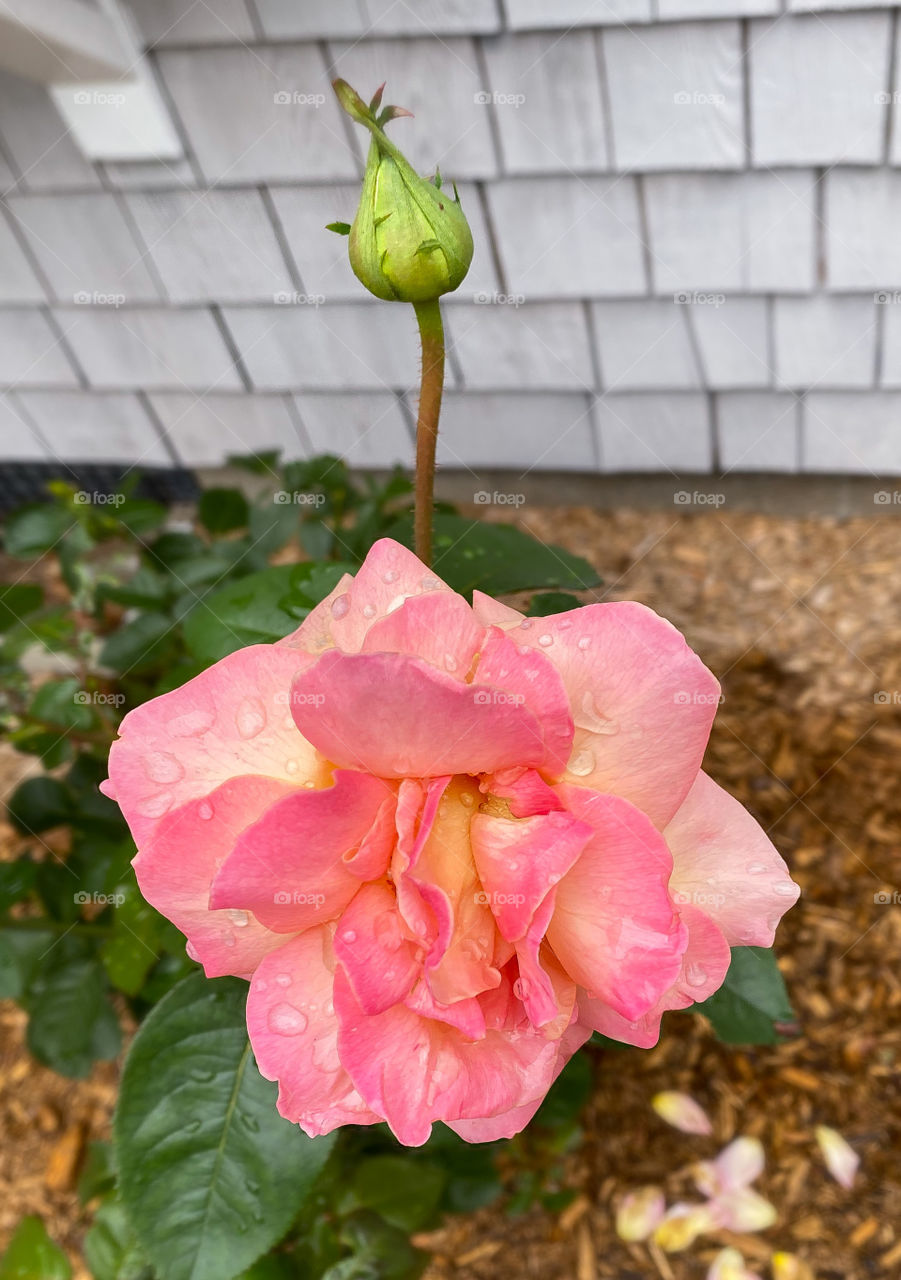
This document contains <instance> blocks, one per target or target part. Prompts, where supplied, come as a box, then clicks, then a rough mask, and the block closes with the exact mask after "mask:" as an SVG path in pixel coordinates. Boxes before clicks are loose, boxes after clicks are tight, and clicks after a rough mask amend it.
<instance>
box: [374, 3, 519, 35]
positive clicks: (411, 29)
mask: <svg viewBox="0 0 901 1280" xmlns="http://www.w3.org/2000/svg"><path fill="white" fill-rule="evenodd" d="M362 3H363V5H364V7H365V9H366V12H367V16H368V18H369V27H368V29H371V30H372V31H376V32H378V33H379V35H411V36H426V35H434V36H442V35H452V34H454V33H459V34H461V35H476V34H479V35H484V34H487V33H489V32H492V31H498V30H500V25H501V23H500V14H499V12H498V5H497V0H362Z"/></svg>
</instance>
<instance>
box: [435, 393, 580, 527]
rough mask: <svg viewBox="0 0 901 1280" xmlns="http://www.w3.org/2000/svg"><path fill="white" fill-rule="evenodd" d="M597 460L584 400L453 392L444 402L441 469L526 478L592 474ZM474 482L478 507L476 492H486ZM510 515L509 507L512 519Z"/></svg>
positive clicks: (558, 395)
mask: <svg viewBox="0 0 901 1280" xmlns="http://www.w3.org/2000/svg"><path fill="white" fill-rule="evenodd" d="M595 458H596V454H595V447H594V441H593V440H592V432H591V415H590V412H589V397H588V396H586V395H581V394H576V393H569V394H567V393H565V392H557V393H547V394H543V395H536V394H531V395H517V394H516V393H513V392H511V393H505V394H500V395H497V394H495V395H492V394H490V393H486V392H482V393H478V392H466V393H463V392H461V393H459V394H455V393H453V392H451V393H450V394H448V395H447V396H446V397H445V406H444V408H443V409H442V425H441V431H440V433H439V435H438V462H439V465H440V466H442V467H448V468H450V469H452V470H459V469H466V468H473V467H503V468H505V469H513V468H515V469H519V468H521V469H522V471H523V473H524V474H527V473H528V472H530V471H533V470H534V471H593V470H594V469H595V466H596V462H595ZM473 481H474V501H476V502H480V499H479V498H477V497H475V493H477V492H484V489H483V484H482V483H480V482H479V480H478V478H477V477H473ZM485 505H487V504H485ZM505 505H509V504H505ZM514 510H515V508H514V507H512V506H510V507H509V511H510V514H511V515H512V514H513V512H514Z"/></svg>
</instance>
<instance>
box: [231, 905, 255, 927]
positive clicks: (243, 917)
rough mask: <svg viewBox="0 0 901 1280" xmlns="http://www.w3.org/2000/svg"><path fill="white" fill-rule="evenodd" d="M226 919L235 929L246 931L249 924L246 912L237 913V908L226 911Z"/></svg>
mask: <svg viewBox="0 0 901 1280" xmlns="http://www.w3.org/2000/svg"><path fill="white" fill-rule="evenodd" d="M228 918H229V920H231V922H232V924H233V925H234V926H235V928H236V929H246V928H247V926H248V925H249V924H250V916H249V915H248V914H247V912H246V911H239V910H238V909H237V908H231V907H229V909H228Z"/></svg>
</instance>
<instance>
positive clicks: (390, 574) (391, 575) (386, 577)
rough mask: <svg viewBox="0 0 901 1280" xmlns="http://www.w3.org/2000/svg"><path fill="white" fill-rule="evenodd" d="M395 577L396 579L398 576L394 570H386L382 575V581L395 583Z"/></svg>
mask: <svg viewBox="0 0 901 1280" xmlns="http://www.w3.org/2000/svg"><path fill="white" fill-rule="evenodd" d="M397 577H398V574H397V570H396V569H386V570H385V572H384V573H383V574H382V581H383V582H397Z"/></svg>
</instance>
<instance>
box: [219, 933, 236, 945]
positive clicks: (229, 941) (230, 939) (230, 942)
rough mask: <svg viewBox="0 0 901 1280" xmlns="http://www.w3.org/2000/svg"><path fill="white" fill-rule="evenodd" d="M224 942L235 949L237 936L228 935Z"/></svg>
mask: <svg viewBox="0 0 901 1280" xmlns="http://www.w3.org/2000/svg"><path fill="white" fill-rule="evenodd" d="M222 941H223V942H224V943H225V945H226V946H227V947H233V946H234V945H235V935H234V934H233V933H227V934H226V935H225V937H224V938H223V939H222Z"/></svg>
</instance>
